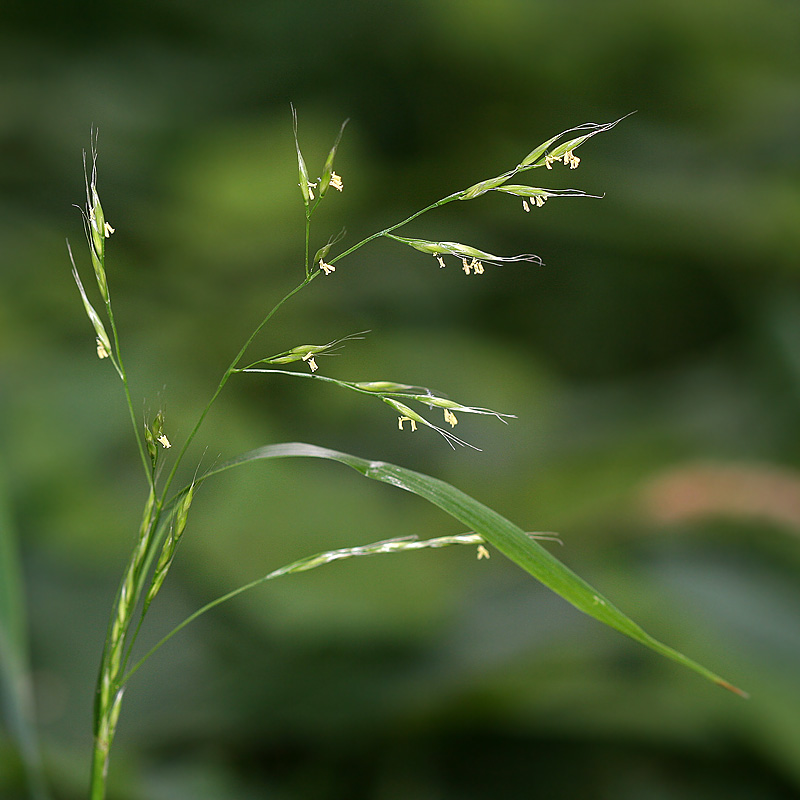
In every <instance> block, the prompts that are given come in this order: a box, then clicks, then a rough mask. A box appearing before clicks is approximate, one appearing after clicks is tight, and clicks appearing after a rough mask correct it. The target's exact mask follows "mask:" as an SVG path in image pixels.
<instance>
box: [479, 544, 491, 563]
mask: <svg viewBox="0 0 800 800" xmlns="http://www.w3.org/2000/svg"><path fill="white" fill-rule="evenodd" d="M482 558H489V551H488V550H487V549H486V548H485V547H484V546H483V545H482V544H479V545H478V561H480V560H481V559H482Z"/></svg>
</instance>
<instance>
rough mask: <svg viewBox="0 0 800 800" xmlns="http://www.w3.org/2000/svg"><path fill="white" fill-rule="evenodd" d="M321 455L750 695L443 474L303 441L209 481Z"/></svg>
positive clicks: (259, 453) (270, 448)
mask: <svg viewBox="0 0 800 800" xmlns="http://www.w3.org/2000/svg"><path fill="white" fill-rule="evenodd" d="M295 457H302V458H321V459H326V460H328V461H338V462H339V463H340V464H344V465H346V466H348V467H351V468H352V469H354V470H356V471H357V472H360V473H361V474H362V475H364V476H365V477H367V478H371V479H372V480H377V481H381V482H383V483H388V484H390V485H391V486H396V487H398V488H399V489H405V490H406V491H409V492H412V493H413V494H416V495H419V496H420V497H423V498H424V499H426V500H428V501H429V502H431V503H433V504H434V505H436V506H439V508H441V509H442V510H443V511H446V512H447V513H448V514H450V515H451V516H452V517H454V518H455V519H457V520H459V521H460V522H462V523H463V524H464V525H466V526H467V527H468V528H469V529H470V530H472V531H474V532H475V533H478V534H480V535H481V536H483V538H484V539H486V541H487V542H488V543H489V544H491V545H493V546H494V547H496V548H497V549H498V550H499V551H500V552H501V553H503V554H504V555H506V556H507V557H508V558H510V559H511V560H512V561H514V562H515V563H516V564H517V565H518V566H520V567H522V569H524V570H526V571H527V572H529V573H530V574H531V575H533V577H534V578H536V579H537V580H539V581H541V583H543V584H544V585H545V586H547V587H549V588H550V589H552V590H553V591H554V592H556V593H557V594H559V595H561V597H563V598H564V599H565V600H567V601H568V602H569V603H571V604H572V605H573V606H575V607H576V608H577V609H579V610H580V611H583V612H584V613H585V614H588V615H589V616H590V617H594V618H595V619H597V620H599V621H600V622H603V623H605V624H606V625H609V626H610V627H612V628H615V629H616V630H618V631H620V632H621V633H624V634H625V635H626V636H629V637H630V638H631V639H635V640H636V641H637V642H640V643H641V644H643V645H645V646H646V647H649V648H650V649H651V650H655V651H656V652H657V653H660V654H661V655H662V656H665V657H666V658H670V659H672V660H673V661H677V662H678V663H679V664H682V665H683V666H685V667H688V668H689V669H691V670H694V671H695V672H697V673H699V674H700V675H702V676H703V677H704V678H707V679H708V680H710V681H713V682H714V683H716V684H718V685H719V686H722V687H723V688H725V689H728V690H729V691H731V692H734V693H736V694H738V695H740V696H742V697H747V694H746V692H743V691H742V690H741V689H739V688H737V687H736V686H733V685H732V684H731V683H729V682H728V681H726V680H724V679H723V678H721V677H720V676H719V675H717V674H715V673H714V672H712V671H711V670H709V669H706V668H705V667H703V666H702V665H700V664H698V663H697V662H696V661H693V660H692V659H690V658H688V657H687V656H685V655H683V654H682V653H679V652H678V651H677V650H674V649H673V648H672V647H669V646H668V645H665V644H663V643H662V642H659V641H658V640H657V639H654V638H653V637H652V636H650V634H648V633H646V632H645V631H644V630H642V628H640V627H639V626H638V625H637V624H636V623H635V622H634V621H633V620H632V619H630V618H629V617H628V616H626V615H625V614H623V613H622V612H621V611H620V610H619V609H618V608H616V607H615V606H614V605H613V604H612V603H611V602H610V601H609V600H607V599H606V598H605V597H603V595H602V594H600V592H598V591H597V590H596V589H594V588H593V587H591V586H590V585H589V584H588V583H586V581H584V580H583V579H582V578H580V577H579V576H578V575H576V574H575V573H574V572H572V570H570V569H569V568H568V567H566V566H564V564H562V563H561V562H560V561H559V560H558V559H557V558H555V556H553V555H552V554H551V553H550V552H549V551H547V550H545V549H544V548H543V547H542V546H541V545H540V544H538V543H537V542H536V541H534V540H533V539H531V537H530V536H528V535H527V534H526V533H525V532H524V531H523V530H522V529H521V528H519V527H518V526H516V525H515V524H514V523H513V522H510V521H509V520H507V519H506V518H505V517H503V516H501V515H500V514H498V513H497V512H496V511H493V510H492V509H491V508H489V507H487V506H485V505H483V503H480V502H478V501H477V500H475V499H474V498H472V497H470V496H469V495H467V494H465V493H464V492H462V491H461V490H459V489H456V488H455V487H454V486H451V485H450V484H448V483H445V482H444V481H441V480H439V479H437V478H432V477H430V476H428V475H423V474H422V473H419V472H414V471H413V470H410V469H405V468H403V467H398V466H396V465H394V464H388V463H386V462H383V461H369V460H367V459H363V458H358V457H357V456H352V455H349V454H347V453H340V452H338V451H336V450H329V449H327V448H324V447H317V446H315V445H311V444H304V443H302V442H290V443H286V444H275V445H267V446H266V447H260V448H258V449H256V450H251V451H250V452H248V453H244V454H243V455H241V456H238V457H237V458H234V459H232V460H230V461H227V462H225V463H223V464H220V465H218V466H216V467H215V468H214V469H212V470H210V471H209V472H208V473H206V475H204V476H203V479H205V478H207V477H210V476H211V475H214V474H217V473H219V472H223V471H224V470H227V469H231V468H233V467H236V466H240V465H242V464H246V463H249V462H252V461H260V460H263V459H272V458H295Z"/></svg>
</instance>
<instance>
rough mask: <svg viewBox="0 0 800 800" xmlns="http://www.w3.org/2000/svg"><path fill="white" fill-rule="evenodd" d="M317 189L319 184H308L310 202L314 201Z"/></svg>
mask: <svg viewBox="0 0 800 800" xmlns="http://www.w3.org/2000/svg"><path fill="white" fill-rule="evenodd" d="M316 188H317V184H316V183H311V181H309V182H308V199H309V200H313V199H314V189H316Z"/></svg>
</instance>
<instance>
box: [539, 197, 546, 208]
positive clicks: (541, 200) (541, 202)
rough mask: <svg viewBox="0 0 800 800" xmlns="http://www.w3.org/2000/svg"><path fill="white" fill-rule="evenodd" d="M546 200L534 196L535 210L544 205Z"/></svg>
mask: <svg viewBox="0 0 800 800" xmlns="http://www.w3.org/2000/svg"><path fill="white" fill-rule="evenodd" d="M545 200H547V198H546V197H543V196H542V195H540V194H537V195H536V206H537V208H541V207H542V206H543V205H544V201H545Z"/></svg>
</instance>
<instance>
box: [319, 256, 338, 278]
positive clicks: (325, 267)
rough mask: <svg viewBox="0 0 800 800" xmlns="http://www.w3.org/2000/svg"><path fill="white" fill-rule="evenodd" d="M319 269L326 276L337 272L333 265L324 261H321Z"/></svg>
mask: <svg viewBox="0 0 800 800" xmlns="http://www.w3.org/2000/svg"><path fill="white" fill-rule="evenodd" d="M319 268H320V269H321V270H322V271H323V272H324V273H325V274H326V275H330V274H331V272H336V267H334V266H333V264H326V263H325V262H324V261H323V260H322V259H320V260H319Z"/></svg>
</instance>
